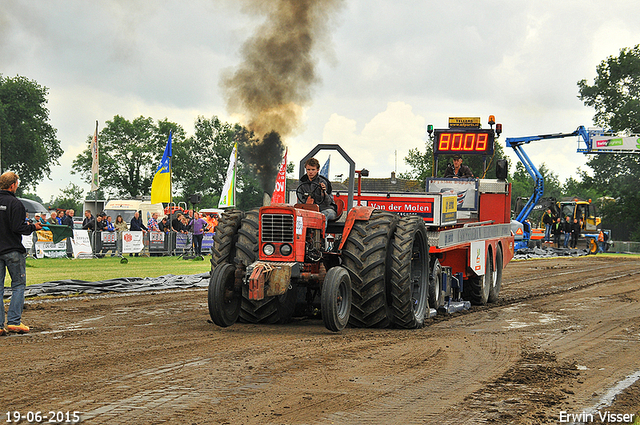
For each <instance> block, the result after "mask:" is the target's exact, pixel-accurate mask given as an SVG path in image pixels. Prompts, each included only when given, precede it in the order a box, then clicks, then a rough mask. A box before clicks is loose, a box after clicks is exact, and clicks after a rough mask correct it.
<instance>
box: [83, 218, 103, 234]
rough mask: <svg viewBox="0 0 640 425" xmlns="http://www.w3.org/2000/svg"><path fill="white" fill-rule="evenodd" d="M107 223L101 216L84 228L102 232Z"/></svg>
mask: <svg viewBox="0 0 640 425" xmlns="http://www.w3.org/2000/svg"><path fill="white" fill-rule="evenodd" d="M105 225H106V222H105V221H104V220H103V219H102V216H101V215H99V216H97V217H96V218H94V219H92V220H91V221H89V222H88V223H87V224H86V227H85V226H82V228H83V229H86V230H91V231H92V232H93V231H97V232H102V231H103V230H104V228H105Z"/></svg>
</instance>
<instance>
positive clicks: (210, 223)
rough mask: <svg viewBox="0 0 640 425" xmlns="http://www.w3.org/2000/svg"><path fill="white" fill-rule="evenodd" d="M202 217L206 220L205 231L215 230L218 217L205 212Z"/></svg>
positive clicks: (211, 231)
mask: <svg viewBox="0 0 640 425" xmlns="http://www.w3.org/2000/svg"><path fill="white" fill-rule="evenodd" d="M204 219H205V221H206V222H207V233H213V232H215V230H216V226H217V225H218V219H217V218H216V216H215V214H208V215H207V214H205V216H204Z"/></svg>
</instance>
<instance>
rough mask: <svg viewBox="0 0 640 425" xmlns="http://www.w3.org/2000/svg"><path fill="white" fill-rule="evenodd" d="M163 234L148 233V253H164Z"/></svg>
mask: <svg viewBox="0 0 640 425" xmlns="http://www.w3.org/2000/svg"><path fill="white" fill-rule="evenodd" d="M164 238H165V236H164V232H149V251H151V252H158V251H164V250H165V246H164Z"/></svg>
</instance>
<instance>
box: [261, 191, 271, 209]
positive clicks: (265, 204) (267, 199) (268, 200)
mask: <svg viewBox="0 0 640 425" xmlns="http://www.w3.org/2000/svg"><path fill="white" fill-rule="evenodd" d="M270 205H271V196H269V194H268V193H267V192H264V194H263V195H262V206H263V207H268V206H270Z"/></svg>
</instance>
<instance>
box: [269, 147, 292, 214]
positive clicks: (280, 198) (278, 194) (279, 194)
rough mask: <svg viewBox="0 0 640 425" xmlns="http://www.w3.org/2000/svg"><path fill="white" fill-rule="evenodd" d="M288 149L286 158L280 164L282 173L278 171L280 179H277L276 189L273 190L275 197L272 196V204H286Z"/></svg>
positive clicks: (285, 153)
mask: <svg viewBox="0 0 640 425" xmlns="http://www.w3.org/2000/svg"><path fill="white" fill-rule="evenodd" d="M288 151H289V149H287V150H286V151H285V152H284V158H283V159H282V164H280V171H278V177H276V187H275V189H274V190H273V196H271V203H272V204H284V203H285V200H284V192H285V190H286V187H287V152H288Z"/></svg>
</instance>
